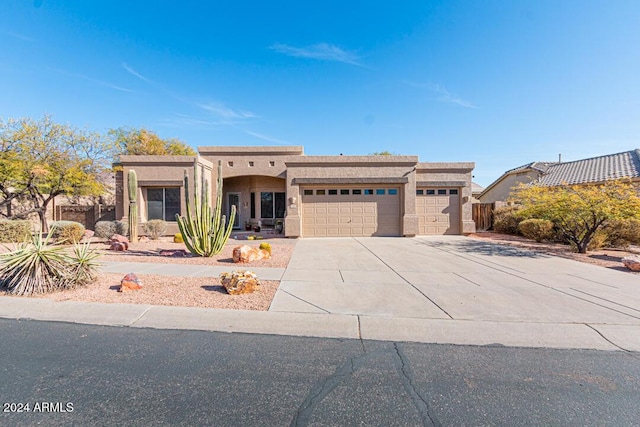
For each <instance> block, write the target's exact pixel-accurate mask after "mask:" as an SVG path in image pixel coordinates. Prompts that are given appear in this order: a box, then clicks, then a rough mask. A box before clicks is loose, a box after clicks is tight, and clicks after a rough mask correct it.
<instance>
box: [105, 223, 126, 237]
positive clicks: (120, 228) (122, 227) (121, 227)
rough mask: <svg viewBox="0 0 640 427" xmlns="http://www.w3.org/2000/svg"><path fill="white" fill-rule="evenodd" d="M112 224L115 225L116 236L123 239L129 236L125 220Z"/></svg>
mask: <svg viewBox="0 0 640 427" xmlns="http://www.w3.org/2000/svg"><path fill="white" fill-rule="evenodd" d="M113 223H114V224H115V225H116V234H119V235H121V236H125V237H127V236H129V222H128V221H127V220H124V219H123V220H116V221H113ZM109 237H111V236H109Z"/></svg>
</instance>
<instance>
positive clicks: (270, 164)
mask: <svg viewBox="0 0 640 427" xmlns="http://www.w3.org/2000/svg"><path fill="white" fill-rule="evenodd" d="M198 152H199V153H200V156H202V157H203V158H205V159H207V160H208V161H210V162H211V163H213V164H215V165H217V162H218V160H222V176H223V178H231V177H234V176H251V175H260V176H272V177H279V178H284V177H285V174H286V172H285V171H286V166H285V161H286V160H287V159H288V158H290V157H292V156H293V157H297V156H302V155H303V151H302V147H198Z"/></svg>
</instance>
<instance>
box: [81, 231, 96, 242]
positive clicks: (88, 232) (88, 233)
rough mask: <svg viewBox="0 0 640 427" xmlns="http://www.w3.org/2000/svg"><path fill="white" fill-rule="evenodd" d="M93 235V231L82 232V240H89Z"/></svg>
mask: <svg viewBox="0 0 640 427" xmlns="http://www.w3.org/2000/svg"><path fill="white" fill-rule="evenodd" d="M94 234H95V232H94V231H93V230H84V237H83V239H85V240H89V239H90V238H92V237H93V235H94Z"/></svg>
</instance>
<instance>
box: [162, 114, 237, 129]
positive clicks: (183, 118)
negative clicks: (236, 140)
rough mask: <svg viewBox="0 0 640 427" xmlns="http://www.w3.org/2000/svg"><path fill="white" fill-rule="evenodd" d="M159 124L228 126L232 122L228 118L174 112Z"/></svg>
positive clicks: (188, 126)
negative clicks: (206, 117) (208, 117)
mask: <svg viewBox="0 0 640 427" xmlns="http://www.w3.org/2000/svg"><path fill="white" fill-rule="evenodd" d="M160 123H161V124H163V125H165V126H171V127H180V128H181V127H187V128H191V127H194V126H204V127H214V126H228V125H231V124H234V123H232V122H229V121H228V120H205V119H201V118H199V117H193V116H189V115H186V114H180V113H176V114H175V116H174V117H171V118H168V119H163V120H161V121H160Z"/></svg>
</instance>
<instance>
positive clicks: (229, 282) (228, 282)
mask: <svg viewBox="0 0 640 427" xmlns="http://www.w3.org/2000/svg"><path fill="white" fill-rule="evenodd" d="M220 284H221V285H222V286H224V288H225V289H226V290H227V293H228V294H229V295H239V294H250V293H252V292H254V291H255V290H256V289H258V286H260V280H259V279H258V276H256V275H255V273H253V272H251V271H234V272H232V273H222V274H221V275H220Z"/></svg>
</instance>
